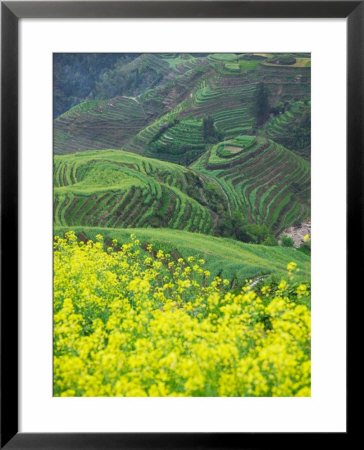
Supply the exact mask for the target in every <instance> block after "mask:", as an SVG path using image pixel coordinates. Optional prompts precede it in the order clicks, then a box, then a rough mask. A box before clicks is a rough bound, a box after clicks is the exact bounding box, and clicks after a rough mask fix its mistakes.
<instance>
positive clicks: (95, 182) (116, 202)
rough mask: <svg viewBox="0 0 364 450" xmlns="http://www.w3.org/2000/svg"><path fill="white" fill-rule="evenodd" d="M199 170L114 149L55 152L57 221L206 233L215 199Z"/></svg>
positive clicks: (219, 198)
mask: <svg viewBox="0 0 364 450" xmlns="http://www.w3.org/2000/svg"><path fill="white" fill-rule="evenodd" d="M211 182H212V183H215V184H216V189H215V190H213V192H212V193H211V192H210V190H209V189H207V188H206V186H205V184H206V181H205V179H204V178H202V177H200V176H199V174H198V173H196V172H194V171H192V170H190V169H187V168H185V167H183V166H177V165H175V164H171V163H168V162H164V161H158V160H154V159H149V158H145V157H142V156H139V155H136V154H133V153H127V152H123V151H117V150H104V151H91V152H82V153H75V154H72V155H64V156H55V157H54V221H55V225H67V226H73V225H75V226H77V225H87V226H103V227H113V228H121V227H169V228H176V229H185V230H188V231H197V232H201V233H207V234H210V233H211V232H212V230H213V227H214V224H213V221H214V217H215V216H216V213H214V211H213V209H214V207H215V205H216V204H220V205H223V204H224V203H225V205H226V206H225V207H227V201H226V199H225V197H224V191H223V190H222V189H221V188H220V187H219V185H218V184H217V183H216V182H214V181H213V180H211V181H210V183H211Z"/></svg>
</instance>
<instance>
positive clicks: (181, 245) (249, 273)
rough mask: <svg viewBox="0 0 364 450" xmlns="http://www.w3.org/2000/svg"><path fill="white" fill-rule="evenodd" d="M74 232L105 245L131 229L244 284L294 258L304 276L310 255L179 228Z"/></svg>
mask: <svg viewBox="0 0 364 450" xmlns="http://www.w3.org/2000/svg"><path fill="white" fill-rule="evenodd" d="M68 230H69V228H68V227H59V226H56V227H55V228H54V234H55V235H58V236H63V235H64V233H65V232H66V231H68ZM72 230H74V231H75V232H76V234H77V235H78V236H79V237H80V238H81V239H83V240H84V241H87V240H88V239H92V240H94V241H95V239H96V235H98V234H101V235H102V236H103V237H104V240H105V243H106V245H109V244H110V243H111V240H112V239H117V240H118V242H120V243H124V242H128V241H129V237H130V234H131V233H134V234H135V235H136V237H137V239H139V240H140V242H141V243H142V244H144V246H145V244H146V243H147V244H152V245H153V247H154V248H156V249H162V250H164V251H165V252H169V253H171V255H172V257H173V258H174V259H177V258H179V257H182V258H187V257H189V256H194V257H195V258H203V259H204V260H205V261H206V265H205V267H206V268H207V269H208V270H209V271H210V272H211V274H212V275H213V276H216V275H219V276H220V277H223V278H227V279H229V280H231V281H233V280H235V282H238V283H239V284H244V282H245V280H246V279H256V278H257V277H261V276H266V275H269V274H276V275H277V276H279V277H285V276H286V275H287V264H288V263H289V262H291V261H295V262H296V263H297V264H298V267H299V269H300V272H299V273H298V275H296V276H299V278H302V279H305V278H306V279H307V278H309V273H310V258H309V256H307V255H305V254H304V253H302V252H300V251H297V250H295V249H291V248H283V247H266V246H263V245H254V244H245V243H242V242H238V241H235V240H232V239H225V238H217V237H213V236H206V235H203V234H198V233H190V232H187V231H180V230H167V229H144V228H138V229H134V228H130V229H127V230H124V229H110V228H99V227H95V228H89V227H82V226H77V227H72Z"/></svg>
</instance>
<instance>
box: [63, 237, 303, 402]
mask: <svg viewBox="0 0 364 450" xmlns="http://www.w3.org/2000/svg"><path fill="white" fill-rule="evenodd" d="M109 244H110V245H109ZM109 244H108V245H105V242H104V239H103V237H102V236H101V235H97V236H96V238H95V240H94V241H92V240H89V241H87V242H83V241H80V240H79V239H78V238H77V236H76V234H75V233H74V232H72V231H70V232H68V233H66V235H65V237H64V238H61V237H57V236H56V237H55V240H54V395H55V396H107V397H109V396H129V397H134V396H137V397H140V396H163V397H164V396H173V397H175V396H176V397H190V396H199V397H204V396H210V397H215V396H239V397H240V396H290V397H291V396H301V397H306V396H310V373H311V369H310V346H311V340H310V323H311V320H310V286H309V283H304V282H302V280H301V279H300V278H298V277H296V274H297V271H298V270H299V266H297V264H296V263H295V262H294V261H291V262H289V263H288V264H287V267H286V269H287V271H286V275H285V276H284V277H282V279H281V280H280V281H279V282H278V283H270V284H264V280H262V281H261V282H260V283H259V282H258V283H254V282H253V281H252V280H247V281H246V284H245V286H244V287H243V288H239V290H237V289H236V290H231V288H230V282H229V280H225V279H223V278H220V277H216V276H215V277H213V276H212V275H211V273H210V272H209V270H207V269H206V268H205V261H204V260H203V259H201V258H197V257H195V256H190V257H187V258H178V259H177V260H176V259H174V258H173V257H172V256H171V255H170V254H168V253H166V252H165V251H163V250H161V249H158V248H153V246H152V245H149V246H148V248H147V254H146V253H145V252H144V251H141V250H142V249H141V244H140V242H139V240H138V239H137V237H136V236H135V235H133V234H132V235H131V236H130V238H129V239H128V240H124V241H123V242H120V243H119V242H118V241H117V240H116V239H114V240H112V241H111V242H110V243H109Z"/></svg>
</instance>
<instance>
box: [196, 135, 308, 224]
mask: <svg viewBox="0 0 364 450" xmlns="http://www.w3.org/2000/svg"><path fill="white" fill-rule="evenodd" d="M239 149H240V150H239ZM191 168H193V169H194V170H196V171H198V172H200V173H202V174H204V175H208V176H210V177H213V178H214V179H215V180H216V181H218V182H219V183H220V185H221V186H222V188H223V189H224V191H225V192H226V196H227V197H228V198H229V203H230V205H231V208H232V209H237V210H240V211H243V213H244V214H245V215H246V216H248V218H249V219H250V220H251V221H252V222H254V223H258V224H261V225H263V224H264V225H267V226H268V227H270V228H272V229H273V230H274V231H275V232H279V231H281V230H282V229H284V228H285V227H287V226H289V225H290V224H291V223H293V222H294V221H297V220H300V219H304V218H305V217H307V215H308V214H309V208H310V206H309V205H310V195H309V194H310V167H309V164H308V163H307V161H305V160H304V159H302V158H301V157H300V156H297V155H296V154H294V153H293V152H291V151H289V150H287V149H285V148H284V147H283V146H281V145H278V144H276V143H275V142H273V141H271V140H268V139H265V138H262V137H259V138H256V139H255V140H254V139H253V138H252V137H250V136H249V137H247V136H241V137H238V138H235V139H232V140H229V141H225V142H223V143H219V144H217V145H214V146H212V148H211V149H210V150H209V152H207V153H206V154H204V155H202V157H201V158H200V159H199V160H198V161H196V162H195V163H194V164H192V165H191Z"/></svg>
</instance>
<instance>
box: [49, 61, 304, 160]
mask: <svg viewBox="0 0 364 450" xmlns="http://www.w3.org/2000/svg"><path fill="white" fill-rule="evenodd" d="M147 63H148V64H150V65H151V67H153V69H154V70H156V71H158V70H160V71H161V74H162V75H163V76H164V78H163V81H162V82H161V84H160V85H158V86H156V87H155V88H153V89H150V90H147V91H145V92H144V93H142V94H141V95H139V96H138V97H137V98H135V99H130V98H126V97H116V98H114V99H111V100H103V101H94V102H85V103H84V104H81V105H79V106H78V107H76V108H73V109H71V110H70V111H69V112H67V113H65V114H64V115H62V116H61V117H60V118H59V119H57V120H56V121H55V122H54V129H55V133H54V151H55V153H56V154H61V153H70V152H76V151H80V150H89V149H93V148H95V149H101V148H121V147H122V148H125V149H126V150H128V151H132V152H137V153H141V154H145V155H148V156H153V157H155V158H158V159H162V160H167V161H173V162H177V163H180V164H186V165H188V164H189V163H190V162H191V160H192V159H196V158H197V157H198V155H199V154H201V153H202V152H203V149H204V148H203V147H204V146H203V143H202V142H201V134H200V132H199V131H198V128H199V127H200V126H201V125H200V121H201V118H202V117H204V116H206V115H211V116H212V117H213V119H214V121H215V124H216V126H217V128H218V129H219V131H221V132H223V133H224V134H225V136H227V137H234V136H237V135H239V134H242V133H249V132H251V131H252V127H253V125H254V119H253V112H252V108H251V100H252V98H253V94H254V91H255V88H256V84H257V83H259V82H260V81H264V83H265V84H266V86H267V88H268V90H269V93H270V102H271V104H272V106H274V105H275V104H277V103H279V102H281V101H283V102H285V101H289V102H291V101H292V100H298V99H309V96H310V92H309V85H310V71H309V68H308V69H307V68H300V67H290V66H273V67H272V66H264V65H262V64H261V63H260V62H259V61H246V60H242V59H239V58H238V56H237V55H233V54H228V55H210V56H209V57H208V58H190V57H188V55H187V59H184V58H182V57H177V58H171V57H164V58H163V57H159V61H158V60H157V59H156V58H154V59H153V61H150V60H148V61H147ZM133 64H134V62H133ZM133 64H131V65H133ZM166 68H167V69H168V70H167V69H166ZM166 70H167V71H168V74H169V75H168V77H166ZM174 118H177V119H178V120H179V121H180V122H181V123H180V125H178V126H177V127H175V129H174V130H167V132H166V136H163V133H162V135H160V131H161V127H163V126H164V125H165V124H168V123H170V121H171V120H172V119H174ZM185 120H187V121H188V120H189V122H186V124H185V125H184V124H183V122H184V121H185ZM193 121H196V123H195V124H193ZM182 134H184V143H183V145H180V142H179V137H180V136H181V135H182ZM159 135H160V139H157V142H155V141H153V139H154V138H155V136H159ZM153 142H154V144H153V145H154V149H153V150H151V148H150V144H151V143H153ZM168 143H169V144H170V145H168ZM183 150H184V151H183ZM183 153H184V154H183ZM186 155H188V157H185V156H186Z"/></svg>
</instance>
